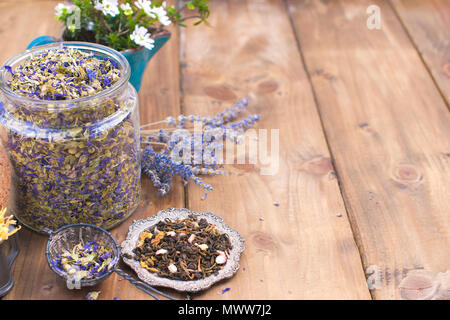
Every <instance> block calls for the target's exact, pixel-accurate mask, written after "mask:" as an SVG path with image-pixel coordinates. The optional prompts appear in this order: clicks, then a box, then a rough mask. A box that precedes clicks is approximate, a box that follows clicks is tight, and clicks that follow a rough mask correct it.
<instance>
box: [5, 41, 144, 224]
mask: <svg viewBox="0 0 450 320" xmlns="http://www.w3.org/2000/svg"><path fill="white" fill-rule="evenodd" d="M129 77H130V67H129V64H128V62H127V60H126V59H125V58H124V57H123V56H122V55H120V54H119V53H118V52H116V51H115V50H113V49H110V48H107V47H104V46H101V45H97V44H91V43H82V42H81V43H77V42H66V43H59V44H52V45H47V46H40V47H37V48H35V49H32V50H27V51H25V52H23V53H21V54H18V55H16V56H14V57H12V58H10V59H9V60H8V61H7V62H6V63H5V65H4V67H3V70H0V123H1V124H2V126H1V130H2V134H1V137H2V140H3V141H2V142H3V144H4V145H5V147H6V149H7V150H8V152H9V157H10V161H11V166H12V171H13V174H12V191H13V193H14V201H13V202H14V204H13V205H14V207H13V208H12V211H13V213H14V214H15V215H16V217H17V218H18V219H19V220H20V222H22V223H23V224H25V225H26V226H28V227H30V228H32V229H34V230H36V231H41V230H42V229H43V228H48V229H52V230H56V229H58V228H59V227H61V226H63V225H67V224H71V223H79V222H83V223H90V224H94V225H98V226H101V227H103V228H106V229H109V228H112V227H113V226H115V225H117V224H118V223H120V222H122V221H123V220H124V219H126V218H127V217H128V216H129V215H130V214H131V213H132V212H133V211H134V210H135V208H136V207H137V205H138V203H139V200H140V172H141V169H140V168H141V167H140V146H139V141H140V134H139V114H138V99H137V93H136V91H135V89H134V88H133V87H132V86H131V85H130V84H129V83H128V79H129Z"/></svg>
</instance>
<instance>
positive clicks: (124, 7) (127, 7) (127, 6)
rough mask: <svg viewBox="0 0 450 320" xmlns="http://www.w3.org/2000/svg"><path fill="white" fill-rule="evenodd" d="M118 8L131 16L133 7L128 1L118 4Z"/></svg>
mask: <svg viewBox="0 0 450 320" xmlns="http://www.w3.org/2000/svg"><path fill="white" fill-rule="evenodd" d="M120 9H122V10H123V13H124V15H126V16H131V15H132V14H133V9H132V8H131V6H130V4H129V3H123V4H121V5H120Z"/></svg>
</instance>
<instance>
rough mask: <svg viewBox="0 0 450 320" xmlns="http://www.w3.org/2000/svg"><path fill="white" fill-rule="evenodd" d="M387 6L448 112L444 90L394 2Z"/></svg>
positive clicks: (390, 1) (448, 107)
mask: <svg viewBox="0 0 450 320" xmlns="http://www.w3.org/2000/svg"><path fill="white" fill-rule="evenodd" d="M388 4H389V6H390V7H391V9H392V11H393V12H394V15H395V17H396V18H397V20H398V21H399V23H400V25H401V26H402V29H403V31H404V32H405V34H406V37H407V38H408V40H409V42H410V43H411V45H412V46H413V48H414V49H415V50H416V52H417V54H418V56H419V58H420V61H422V64H423V65H424V66H425V70H427V73H428V75H429V76H430V78H431V80H432V81H433V84H434V86H435V87H436V89H437V91H438V92H439V95H440V96H441V98H442V100H444V104H445V105H446V106H447V109H448V111H449V112H450V105H449V103H448V101H447V98H446V97H445V94H444V92H443V91H442V89H441V87H440V86H439V84H438V82H437V80H436V78H435V77H434V76H433V72H432V71H431V67H430V66H429V65H428V64H427V62H426V61H425V58H424V56H423V55H422V53H421V52H420V50H419V47H418V45H417V44H416V42H415V41H414V38H413V37H412V35H411V33H410V32H409V30H408V27H407V26H406V24H405V23H404V22H403V20H402V18H401V16H400V14H399V12H398V11H397V9H396V8H395V6H394V4H393V3H392V0H389V1H388Z"/></svg>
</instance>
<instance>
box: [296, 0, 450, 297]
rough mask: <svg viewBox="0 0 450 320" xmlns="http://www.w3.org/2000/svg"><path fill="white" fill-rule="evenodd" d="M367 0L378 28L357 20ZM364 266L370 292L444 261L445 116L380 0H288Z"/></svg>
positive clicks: (449, 119) (448, 130)
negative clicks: (374, 270) (376, 280)
mask: <svg viewBox="0 0 450 320" xmlns="http://www.w3.org/2000/svg"><path fill="white" fill-rule="evenodd" d="M373 4H376V5H378V6H379V7H380V12H381V29H380V30H376V29H375V30H369V29H368V28H366V19H367V18H368V15H367V14H366V9H367V7H369V6H370V5H373ZM288 9H289V11H290V14H291V16H292V19H293V22H294V25H295V30H296V33H297V35H298V40H299V42H300V46H301V48H302V53H303V56H304V60H305V63H306V67H307V70H308V72H309V74H310V76H311V79H312V84H313V89H314V91H315V94H316V96H317V100H318V104H319V110H320V114H321V117H322V121H323V124H324V128H325V133H326V136H327V139H328V142H329V146H330V148H331V151H332V155H333V157H334V160H335V166H336V170H337V174H338V176H339V178H340V182H341V187H342V190H343V195H344V199H345V202H346V205H347V209H348V212H349V216H350V219H351V223H352V227H353V230H354V231H355V234H356V239H357V243H358V247H359V248H360V250H361V253H362V258H363V262H364V266H365V267H366V268H367V267H369V266H372V265H374V266H378V267H379V268H380V269H379V270H380V271H381V274H380V275H381V276H382V279H381V283H380V284H379V289H377V290H374V291H373V292H372V296H373V297H375V298H378V299H392V298H400V296H399V291H398V288H397V286H398V284H399V281H400V280H401V279H402V278H403V277H404V276H405V275H406V273H407V272H408V271H409V270H411V269H418V268H424V269H426V270H428V271H434V272H437V271H445V270H447V269H448V268H449V265H450V252H449V251H448V247H449V245H450V234H449V230H450V216H449V214H448V213H449V211H450V203H449V201H448V200H449V194H450V185H449V183H448V181H450V141H449V138H448V137H449V136H450V116H449V113H448V110H447V108H446V106H445V103H444V101H443V99H442V97H441V96H440V94H439V92H438V90H437V89H436V87H435V85H434V83H433V81H432V79H431V77H430V75H429V73H428V72H427V70H426V68H425V66H424V65H423V63H422V61H421V59H420V57H419V54H418V53H417V51H416V50H415V48H414V46H413V45H412V43H411V42H410V40H409V39H408V37H407V35H406V33H405V32H404V29H403V28H402V26H401V24H400V22H399V21H398V19H397V17H396V16H395V14H394V12H393V11H392V8H391V7H390V6H389V4H388V3H387V2H385V1H373V0H364V1H363V0H361V1H356V0H355V1H328V2H326V3H325V2H319V1H288Z"/></svg>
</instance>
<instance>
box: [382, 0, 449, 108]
mask: <svg viewBox="0 0 450 320" xmlns="http://www.w3.org/2000/svg"><path fill="white" fill-rule="evenodd" d="M391 2H392V4H393V6H394V8H395V10H396V11H397V13H398V16H399V17H400V18H401V20H402V23H403V25H404V26H405V28H406V29H407V31H408V34H409V35H410V37H411V39H412V40H413V41H414V43H415V45H416V47H417V49H418V50H419V52H420V54H421V56H422V57H423V60H424V61H425V63H426V64H427V67H428V69H429V70H430V72H431V74H432V75H433V78H434V80H435V81H436V84H437V85H438V86H439V89H440V90H441V92H442V95H443V96H444V97H445V99H446V102H447V105H448V104H449V102H450V1H449V0H428V1H419V0H392V1H391Z"/></svg>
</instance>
